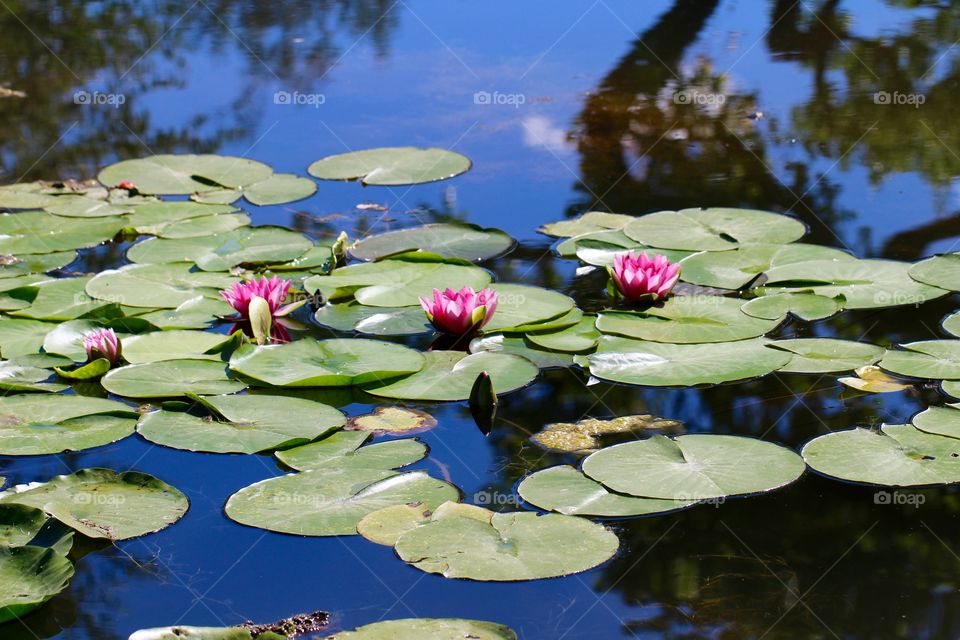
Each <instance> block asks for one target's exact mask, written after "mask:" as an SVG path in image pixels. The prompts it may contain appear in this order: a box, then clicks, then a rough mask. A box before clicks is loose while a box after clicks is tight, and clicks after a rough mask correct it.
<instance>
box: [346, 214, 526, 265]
mask: <svg viewBox="0 0 960 640" xmlns="http://www.w3.org/2000/svg"><path fill="white" fill-rule="evenodd" d="M513 245H514V240H513V238H511V237H510V236H509V235H507V234H506V233H504V232H503V231H500V230H499V229H484V228H483V227H479V226H477V225H474V224H465V223H439V224H425V225H423V226H420V227H411V228H409V229H399V230H397V231H388V232H386V233H379V234H377V235H373V236H369V237H367V238H364V239H363V240H360V241H359V242H357V243H356V244H355V245H354V246H353V248H351V249H350V253H351V254H353V256H354V257H356V258H359V259H360V260H378V259H380V258H384V257H386V256H390V255H394V254H397V253H403V252H406V251H417V250H421V251H430V252H433V253H437V254H440V255H442V256H447V257H450V258H460V259H462V260H484V259H487V258H493V257H495V256H499V255H501V254H503V253H506V252H507V251H509V250H510V249H511V248H512V247H513Z"/></svg>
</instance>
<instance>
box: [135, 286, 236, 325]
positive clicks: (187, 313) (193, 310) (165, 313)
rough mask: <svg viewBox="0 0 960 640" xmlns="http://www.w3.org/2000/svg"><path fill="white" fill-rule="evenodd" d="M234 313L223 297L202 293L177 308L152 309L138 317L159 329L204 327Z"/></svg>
mask: <svg viewBox="0 0 960 640" xmlns="http://www.w3.org/2000/svg"><path fill="white" fill-rule="evenodd" d="M233 313H234V310H233V307H231V306H230V305H228V304H227V303H226V302H225V301H224V300H223V299H222V298H221V299H215V298H207V297H204V296H203V295H202V294H200V295H197V296H196V297H194V298H190V299H189V300H187V301H186V302H184V303H182V304H180V305H179V306H177V307H176V308H175V309H160V310H158V311H150V312H147V313H144V314H142V315H139V316H137V317H138V318H140V319H141V320H144V321H145V322H149V323H150V324H152V325H153V326H155V327H157V328H158V329H203V328H206V327H208V326H210V325H212V324H214V323H216V322H217V321H218V319H219V318H221V317H224V316H228V315H231V314H233Z"/></svg>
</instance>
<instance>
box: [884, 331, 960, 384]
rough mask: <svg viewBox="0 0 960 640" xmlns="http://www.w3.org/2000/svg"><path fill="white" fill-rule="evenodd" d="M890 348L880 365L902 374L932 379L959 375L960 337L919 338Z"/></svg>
mask: <svg viewBox="0 0 960 640" xmlns="http://www.w3.org/2000/svg"><path fill="white" fill-rule="evenodd" d="M900 346H901V347H902V349H891V350H889V351H887V353H886V355H884V356H883V359H882V360H881V361H880V366H881V367H883V368H884V369H886V370H887V371H890V372H891V373H897V374H900V375H902V376H911V377H913V378H930V379H933V380H945V379H951V380H957V379H960V340H923V341H920V342H910V343H907V344H904V345H900Z"/></svg>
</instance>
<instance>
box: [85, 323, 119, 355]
mask: <svg viewBox="0 0 960 640" xmlns="http://www.w3.org/2000/svg"><path fill="white" fill-rule="evenodd" d="M83 348H84V349H85V350H86V352H87V358H88V359H89V360H90V361H91V362H92V361H94V360H97V359H99V358H106V359H107V360H109V361H110V364H116V363H117V360H119V359H120V341H119V340H118V339H117V334H116V333H114V332H113V329H94V330H93V331H91V332H89V333H87V334H85V335H84V336H83Z"/></svg>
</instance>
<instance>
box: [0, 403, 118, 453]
mask: <svg viewBox="0 0 960 640" xmlns="http://www.w3.org/2000/svg"><path fill="white" fill-rule="evenodd" d="M136 424H137V413H136V412H135V411H133V409H132V408H131V407H129V406H127V405H125V404H122V403H120V402H114V401H113V400H103V399H100V398H87V397H84V396H76V395H53V396H35V395H17V396H6V397H0V453H2V454H4V455H19V456H24V455H41V454H49V453H60V452H61V451H80V450H83V449H90V448H93V447H99V446H102V445H105V444H109V443H111V442H116V441H117V440H122V439H123V438H126V437H127V436H129V435H130V434H132V433H133V431H134V428H135V427H136Z"/></svg>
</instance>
